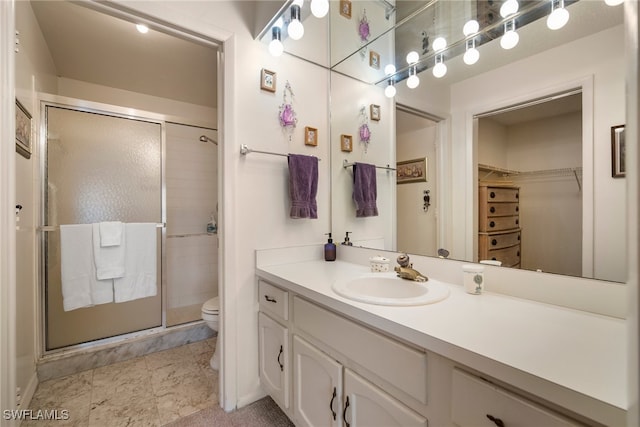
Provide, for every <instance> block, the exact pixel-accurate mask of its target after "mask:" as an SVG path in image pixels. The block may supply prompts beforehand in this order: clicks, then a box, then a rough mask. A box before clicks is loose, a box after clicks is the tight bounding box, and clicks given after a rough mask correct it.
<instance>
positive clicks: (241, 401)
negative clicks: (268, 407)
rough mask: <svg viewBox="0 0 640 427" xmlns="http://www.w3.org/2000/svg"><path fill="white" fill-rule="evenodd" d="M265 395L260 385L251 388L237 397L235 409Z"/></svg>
mask: <svg viewBox="0 0 640 427" xmlns="http://www.w3.org/2000/svg"><path fill="white" fill-rule="evenodd" d="M266 395H267V393H265V392H264V391H263V390H262V387H260V386H258V387H257V388H256V389H255V390H253V391H251V392H250V393H248V394H245V395H244V396H242V397H239V398H238V402H237V407H236V409H240V408H242V407H243V406H247V405H248V404H250V403H253V402H255V401H258V400H260V399H262V398H263V397H265V396H266Z"/></svg>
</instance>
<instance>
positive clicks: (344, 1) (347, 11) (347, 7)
mask: <svg viewBox="0 0 640 427" xmlns="http://www.w3.org/2000/svg"><path fill="white" fill-rule="evenodd" d="M340 15H342V16H344V17H345V18H347V19H351V1H350V0H340Z"/></svg>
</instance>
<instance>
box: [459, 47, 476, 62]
mask: <svg viewBox="0 0 640 427" xmlns="http://www.w3.org/2000/svg"><path fill="white" fill-rule="evenodd" d="M478 59H480V51H479V50H478V49H476V48H475V47H472V48H469V49H467V51H466V52H465V53H464V56H463V57H462V60H463V61H464V63H465V64H467V65H473V64H475V63H476V62H478Z"/></svg>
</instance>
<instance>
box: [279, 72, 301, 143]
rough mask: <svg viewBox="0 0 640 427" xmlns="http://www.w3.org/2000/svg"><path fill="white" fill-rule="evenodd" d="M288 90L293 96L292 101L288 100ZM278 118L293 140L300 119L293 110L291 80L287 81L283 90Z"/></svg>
mask: <svg viewBox="0 0 640 427" xmlns="http://www.w3.org/2000/svg"><path fill="white" fill-rule="evenodd" d="M287 92H289V95H290V96H291V101H290V102H287ZM278 119H279V120H280V127H282V129H283V130H284V131H285V132H288V133H289V140H291V133H292V132H293V130H294V129H295V128H296V124H297V123H298V119H297V118H296V112H295V111H294V110H293V90H291V85H290V84H289V81H287V83H286V84H285V85H284V89H283V90H282V105H281V106H280V112H279V113H278Z"/></svg>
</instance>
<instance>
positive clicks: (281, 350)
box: [278, 346, 284, 372]
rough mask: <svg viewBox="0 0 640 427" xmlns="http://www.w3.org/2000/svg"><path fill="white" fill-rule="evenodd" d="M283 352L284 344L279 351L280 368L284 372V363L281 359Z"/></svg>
mask: <svg viewBox="0 0 640 427" xmlns="http://www.w3.org/2000/svg"><path fill="white" fill-rule="evenodd" d="M282 353H284V350H283V349H282V346H280V353H278V365H280V370H281V371H282V372H284V365H283V364H282V362H281V361H280V356H282Z"/></svg>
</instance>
